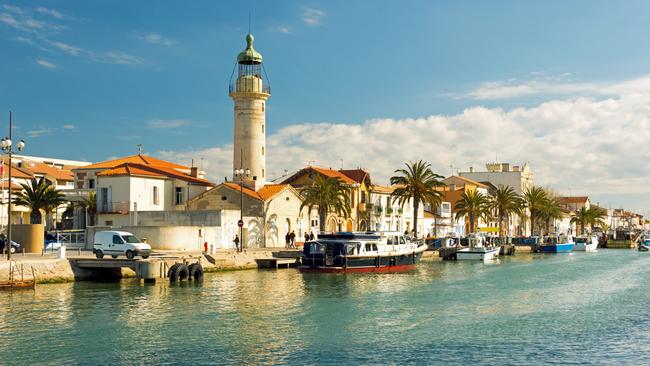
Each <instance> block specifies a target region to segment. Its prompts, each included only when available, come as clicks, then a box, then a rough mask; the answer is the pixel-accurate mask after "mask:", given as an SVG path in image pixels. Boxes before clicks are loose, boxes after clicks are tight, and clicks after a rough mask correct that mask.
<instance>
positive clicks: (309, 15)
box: [302, 8, 327, 27]
mask: <svg viewBox="0 0 650 366" xmlns="http://www.w3.org/2000/svg"><path fill="white" fill-rule="evenodd" d="M326 15H327V14H326V13H325V12H324V11H322V10H320V9H314V8H304V9H303V11H302V21H303V22H304V23H305V24H307V25H308V26H310V27H315V26H317V25H321V23H322V20H323V18H324V17H325V16H326Z"/></svg>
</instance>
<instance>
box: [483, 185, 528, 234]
mask: <svg viewBox="0 0 650 366" xmlns="http://www.w3.org/2000/svg"><path fill="white" fill-rule="evenodd" d="M522 206H523V200H522V199H521V197H520V196H519V195H518V194H517V192H515V190H514V189H513V188H512V187H510V186H504V185H502V184H499V186H498V187H497V189H496V190H495V191H494V192H492V197H491V198H490V208H491V209H492V210H493V211H494V212H495V213H496V217H497V220H499V237H501V236H502V234H503V231H504V225H503V222H504V221H505V220H506V219H509V218H510V217H511V216H512V215H513V214H516V213H518V212H519V211H520V210H521V207H522Z"/></svg>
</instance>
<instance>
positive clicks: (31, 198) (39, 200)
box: [13, 178, 66, 224]
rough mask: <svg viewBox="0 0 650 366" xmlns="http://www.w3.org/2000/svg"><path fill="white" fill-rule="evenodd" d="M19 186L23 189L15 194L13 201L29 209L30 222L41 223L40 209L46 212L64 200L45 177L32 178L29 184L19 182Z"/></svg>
mask: <svg viewBox="0 0 650 366" xmlns="http://www.w3.org/2000/svg"><path fill="white" fill-rule="evenodd" d="M21 186H22V187H23V191H22V192H20V193H18V194H17V195H16V197H15V198H14V200H13V203H14V204H15V205H18V206H24V207H28V208H29V209H30V210H31V212H30V214H29V222H30V223H31V224H40V223H41V221H42V215H41V210H44V211H46V212H47V210H48V209H51V208H52V207H59V206H60V205H62V204H63V203H64V202H65V201H66V200H65V196H64V195H63V194H62V193H61V192H60V191H59V190H57V189H56V188H54V187H53V186H52V183H50V182H48V181H47V180H45V178H40V179H38V180H37V179H36V178H33V179H32V180H31V181H30V182H29V184H27V183H21Z"/></svg>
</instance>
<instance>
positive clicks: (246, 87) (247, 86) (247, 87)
mask: <svg viewBox="0 0 650 366" xmlns="http://www.w3.org/2000/svg"><path fill="white" fill-rule="evenodd" d="M239 85H240V88H239V90H238V89H237V81H233V82H232V83H230V85H229V87H228V93H235V92H244V93H245V92H260V91H256V90H254V89H257V87H256V85H253V83H252V82H251V83H249V82H246V81H245V82H243V83H242V82H241V81H240V82H239ZM241 89H243V90H241ZM261 92H262V93H266V94H271V85H269V84H264V85H262V90H261Z"/></svg>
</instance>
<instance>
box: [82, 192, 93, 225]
mask: <svg viewBox="0 0 650 366" xmlns="http://www.w3.org/2000/svg"><path fill="white" fill-rule="evenodd" d="M79 206H81V207H83V208H84V209H85V210H86V213H87V214H88V221H89V222H90V223H89V225H86V226H95V214H96V213H97V193H96V192H95V191H91V192H90V193H89V194H88V196H86V197H83V199H82V200H81V202H79Z"/></svg>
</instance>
